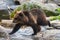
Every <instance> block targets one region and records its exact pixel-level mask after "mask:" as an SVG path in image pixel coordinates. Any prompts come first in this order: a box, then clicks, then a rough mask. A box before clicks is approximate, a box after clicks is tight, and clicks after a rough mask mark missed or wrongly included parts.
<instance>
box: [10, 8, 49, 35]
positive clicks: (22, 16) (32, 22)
mask: <svg viewBox="0 0 60 40" xmlns="http://www.w3.org/2000/svg"><path fill="white" fill-rule="evenodd" d="M13 22H14V23H17V24H16V26H15V27H14V29H13V31H12V32H11V33H10V34H13V33H15V32H16V31H18V29H19V28H20V27H21V26H22V25H27V26H31V27H32V28H33V30H34V34H33V35H35V34H37V32H39V31H40V30H41V28H40V26H41V25H42V26H45V25H48V22H47V20H46V15H45V14H44V12H43V11H42V9H32V10H31V11H25V10H24V11H21V12H19V13H16V15H15V17H14V20H13Z"/></svg>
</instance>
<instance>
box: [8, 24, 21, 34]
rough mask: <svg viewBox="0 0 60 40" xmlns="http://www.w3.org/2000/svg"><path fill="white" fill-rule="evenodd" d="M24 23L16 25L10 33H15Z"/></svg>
mask: <svg viewBox="0 0 60 40" xmlns="http://www.w3.org/2000/svg"><path fill="white" fill-rule="evenodd" d="M21 26H22V25H20V24H19V23H18V24H16V25H15V27H14V28H13V30H12V32H11V33H9V34H10V35H12V34H14V33H15V32H17V31H18V30H19V29H20V28H21Z"/></svg>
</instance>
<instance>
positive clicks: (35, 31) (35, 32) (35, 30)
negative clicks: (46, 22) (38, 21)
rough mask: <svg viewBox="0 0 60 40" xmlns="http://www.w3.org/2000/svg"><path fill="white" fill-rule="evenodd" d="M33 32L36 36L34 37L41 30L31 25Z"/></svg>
mask: <svg viewBox="0 0 60 40" xmlns="http://www.w3.org/2000/svg"><path fill="white" fill-rule="evenodd" d="M31 27H32V29H33V31H34V34H32V35H36V34H37V33H38V32H39V31H40V30H39V29H38V27H37V25H31Z"/></svg>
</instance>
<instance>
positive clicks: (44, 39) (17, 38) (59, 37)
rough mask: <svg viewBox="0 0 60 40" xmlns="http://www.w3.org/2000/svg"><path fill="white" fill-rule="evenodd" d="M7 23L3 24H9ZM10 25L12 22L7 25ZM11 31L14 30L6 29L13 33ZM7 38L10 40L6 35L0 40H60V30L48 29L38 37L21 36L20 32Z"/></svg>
mask: <svg viewBox="0 0 60 40" xmlns="http://www.w3.org/2000/svg"><path fill="white" fill-rule="evenodd" d="M5 21H6V20H5ZM5 21H4V22H2V23H7V22H5ZM9 23H10V21H9V22H8V23H7V24H9ZM5 26H6V25H5ZM8 26H9V25H8ZM11 30H12V29H10V28H6V29H5V31H6V32H7V33H9V32H11ZM0 31H1V30H0ZM7 36H8V37H7V38H8V39H7V38H6V35H5V37H0V40H5V39H7V40H60V29H54V28H52V27H48V28H47V30H45V31H41V32H39V33H38V34H37V35H34V36H31V35H21V34H20V33H19V31H18V32H17V33H15V34H13V35H7ZM3 38H4V39H3Z"/></svg>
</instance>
